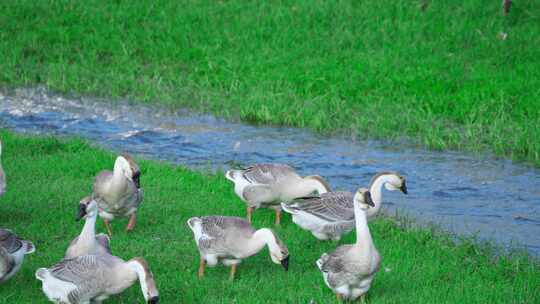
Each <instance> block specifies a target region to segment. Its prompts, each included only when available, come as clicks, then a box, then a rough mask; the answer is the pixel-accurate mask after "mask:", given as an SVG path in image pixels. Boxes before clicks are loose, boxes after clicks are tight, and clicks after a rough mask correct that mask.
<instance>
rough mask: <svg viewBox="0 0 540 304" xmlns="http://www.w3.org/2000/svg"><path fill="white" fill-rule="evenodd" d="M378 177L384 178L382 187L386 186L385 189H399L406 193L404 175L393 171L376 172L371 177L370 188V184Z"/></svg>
mask: <svg viewBox="0 0 540 304" xmlns="http://www.w3.org/2000/svg"><path fill="white" fill-rule="evenodd" d="M379 178H383V179H384V187H385V188H386V190H389V191H396V190H400V191H401V192H403V193H404V194H407V193H408V191H407V183H406V181H405V177H403V176H401V175H400V174H399V173H397V172H395V171H383V172H379V173H377V174H376V175H375V176H374V177H373V178H372V179H371V183H370V188H371V185H373V184H374V183H375V182H376V181H377V180H378V179H379Z"/></svg>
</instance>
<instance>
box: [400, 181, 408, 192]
mask: <svg viewBox="0 0 540 304" xmlns="http://www.w3.org/2000/svg"><path fill="white" fill-rule="evenodd" d="M399 190H401V192H403V194H407V193H408V192H407V185H406V184H405V182H403V184H401V187H400V188H399Z"/></svg>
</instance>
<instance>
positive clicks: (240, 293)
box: [0, 130, 540, 304]
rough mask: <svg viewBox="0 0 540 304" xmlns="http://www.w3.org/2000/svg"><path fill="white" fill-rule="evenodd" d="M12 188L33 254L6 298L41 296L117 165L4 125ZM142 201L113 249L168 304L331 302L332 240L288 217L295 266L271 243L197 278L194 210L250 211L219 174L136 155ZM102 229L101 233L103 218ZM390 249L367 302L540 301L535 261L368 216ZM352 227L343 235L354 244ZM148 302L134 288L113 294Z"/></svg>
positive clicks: (6, 222) (117, 225) (2, 217)
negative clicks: (233, 266)
mask: <svg viewBox="0 0 540 304" xmlns="http://www.w3.org/2000/svg"><path fill="white" fill-rule="evenodd" d="M0 138H2V140H3V142H4V143H5V147H4V152H5V154H4V156H5V157H4V159H3V164H4V167H5V170H6V172H7V177H8V192H7V194H6V195H5V196H4V197H2V198H0V223H1V224H0V226H2V227H9V228H11V229H13V230H14V231H16V232H17V233H19V234H20V235H21V236H24V237H26V238H28V239H30V240H33V241H34V243H35V245H36V247H37V252H36V253H35V254H33V255H30V256H27V260H26V262H25V264H24V265H23V268H22V270H21V271H20V272H19V274H18V275H17V276H16V277H15V278H13V279H12V280H11V281H9V282H7V283H6V284H4V285H2V286H1V287H0V303H46V301H45V297H44V296H43V295H42V293H41V291H40V284H39V282H38V281H37V280H36V279H35V278H34V271H35V270H36V269H37V268H38V267H42V266H50V265H52V264H53V263H55V262H57V261H59V260H60V259H61V257H62V256H63V253H64V250H65V249H66V246H67V244H68V242H69V241H70V240H71V239H72V238H73V237H74V236H76V235H77V234H78V233H79V231H80V229H81V228H82V223H76V222H75V221H74V216H75V213H76V210H77V205H78V200H79V199H80V198H81V197H82V196H84V195H86V194H88V192H89V191H90V185H91V181H92V177H93V176H94V174H96V172H98V171H99V170H101V169H103V168H110V167H111V166H112V164H113V162H114V155H113V154H111V153H109V152H104V151H101V150H96V149H95V148H92V147H89V146H88V145H87V144H85V143H84V142H82V141H78V140H69V141H67V142H63V141H58V140H57V139H54V138H30V137H23V136H20V135H14V134H12V133H7V132H5V131H1V130H0ZM141 168H142V179H141V182H142V185H143V188H144V190H145V201H144V204H143V206H142V208H141V209H140V213H139V215H140V216H139V221H138V224H137V227H136V229H135V231H134V232H133V233H130V234H127V233H126V232H124V231H123V228H124V227H125V224H126V222H127V221H126V220H124V219H121V220H116V221H115V222H114V224H113V229H114V231H115V233H116V234H115V235H114V237H113V240H112V248H113V252H114V253H115V254H116V255H119V256H121V257H123V258H131V257H134V256H144V257H145V258H146V259H147V260H148V261H149V263H150V265H151V268H152V270H153V272H154V274H155V276H156V278H157V281H158V286H159V289H160V292H161V297H162V300H163V303H308V302H309V300H310V299H314V300H315V302H316V303H331V302H333V301H334V296H333V294H332V293H331V292H330V290H328V289H327V288H326V287H325V286H324V283H323V280H322V277H321V275H320V273H319V271H318V270H317V268H316V266H315V264H314V262H315V260H316V259H317V258H318V257H319V256H320V255H321V254H322V253H323V252H325V251H329V250H331V249H332V248H335V246H336V245H337V244H336V243H332V242H320V241H317V240H316V239H315V238H313V237H312V236H311V235H310V234H308V233H307V232H305V231H302V230H300V229H299V228H298V227H296V226H295V225H294V224H292V223H291V221H290V218H289V217H288V216H286V217H285V218H284V224H283V226H282V227H281V228H278V229H277V232H278V234H279V235H280V236H281V237H282V239H284V241H285V242H286V243H287V245H288V246H289V250H290V252H291V264H290V270H289V272H287V273H286V272H284V271H283V270H282V268H281V266H279V265H275V264H272V263H271V261H270V258H269V256H268V254H267V251H266V250H265V251H263V252H261V253H260V254H259V255H257V256H254V257H252V258H249V259H248V260H246V261H245V262H244V263H243V264H242V265H241V267H240V268H239V273H238V275H239V276H238V279H237V280H236V281H235V282H234V283H230V282H228V280H227V277H228V269H225V268H224V267H222V266H220V267H218V268H215V269H209V270H208V271H207V276H206V277H205V278H204V280H202V281H199V280H198V279H197V278H196V270H197V266H198V253H197V250H196V247H195V244H194V242H193V239H192V234H191V231H190V230H189V229H188V228H187V226H186V224H185V222H186V220H187V219H188V218H189V217H191V216H194V215H208V214H226V215H239V216H242V215H244V208H243V204H242V203H241V202H240V201H239V200H238V198H236V197H235V195H234V193H233V191H232V187H231V185H230V184H229V182H228V181H226V180H225V178H223V177H221V176H214V175H208V174H203V173H198V172H192V171H189V170H186V169H183V168H180V167H174V166H170V165H167V164H163V163H158V162H155V161H145V160H142V161H141ZM272 219H273V216H272V214H271V212H269V211H264V210H259V211H257V212H256V213H255V225H256V227H263V226H269V225H271V223H272ZM98 223H99V224H98V230H100V231H104V227H103V225H102V223H101V221H99V222H98ZM370 228H371V231H372V234H373V236H374V240H375V243H376V244H377V247H378V248H379V251H380V252H381V254H382V256H383V259H384V260H383V265H382V269H385V268H390V269H391V271H390V272H385V271H384V270H383V271H381V272H380V273H379V274H378V275H377V278H376V280H375V283H374V285H373V286H372V289H371V291H370V299H371V300H370V302H372V303H398V302H399V303H537V302H539V301H540V294H539V290H538V286H539V285H540V270H539V268H538V264H534V263H535V262H531V261H529V260H527V259H526V258H523V257H514V258H506V257H501V258H491V257H489V255H486V254H485V252H484V251H483V250H480V249H478V247H476V246H474V245H471V244H464V245H461V246H454V245H451V244H450V242H449V241H448V240H446V239H445V238H441V237H434V236H433V234H432V233H431V232H429V231H425V230H404V229H401V228H399V227H397V226H396V224H395V223H394V222H393V221H392V220H389V219H378V220H375V221H373V222H372V223H371V224H370ZM353 239H354V235H353V234H350V235H348V236H347V237H346V238H345V239H344V240H342V241H341V243H350V242H352V240H353ZM109 302H110V303H130V304H131V303H141V302H142V296H141V295H140V291H139V289H138V286H137V287H134V288H131V289H130V290H128V291H127V292H125V293H124V294H123V295H121V296H119V297H116V298H114V299H112V300H110V301H109Z"/></svg>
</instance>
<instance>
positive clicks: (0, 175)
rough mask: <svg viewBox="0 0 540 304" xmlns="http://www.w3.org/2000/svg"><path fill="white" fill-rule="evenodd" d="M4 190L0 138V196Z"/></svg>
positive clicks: (4, 181) (4, 175)
mask: <svg viewBox="0 0 540 304" xmlns="http://www.w3.org/2000/svg"><path fill="white" fill-rule="evenodd" d="M5 192H6V174H5V173H4V168H3V167H2V141H1V140H0V196H2V194H4V193H5Z"/></svg>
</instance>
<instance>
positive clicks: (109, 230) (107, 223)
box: [103, 219, 112, 237]
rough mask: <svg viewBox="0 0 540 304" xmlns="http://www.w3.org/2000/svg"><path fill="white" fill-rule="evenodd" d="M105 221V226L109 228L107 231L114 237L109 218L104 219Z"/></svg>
mask: <svg viewBox="0 0 540 304" xmlns="http://www.w3.org/2000/svg"><path fill="white" fill-rule="evenodd" d="M103 223H105V228H107V233H108V234H109V236H110V237H112V229H111V224H110V223H109V220H108V219H103Z"/></svg>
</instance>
